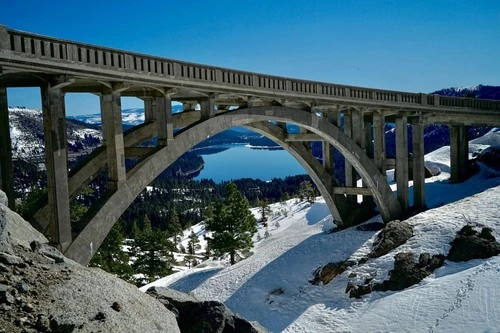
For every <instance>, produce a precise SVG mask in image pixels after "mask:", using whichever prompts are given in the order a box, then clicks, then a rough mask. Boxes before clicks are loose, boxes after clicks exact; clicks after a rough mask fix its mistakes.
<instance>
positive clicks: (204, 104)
mask: <svg viewBox="0 0 500 333" xmlns="http://www.w3.org/2000/svg"><path fill="white" fill-rule="evenodd" d="M200 107H201V119H209V118H212V117H213V116H215V96H213V95H212V96H210V97H208V98H206V99H204V100H202V101H201V102H200Z"/></svg>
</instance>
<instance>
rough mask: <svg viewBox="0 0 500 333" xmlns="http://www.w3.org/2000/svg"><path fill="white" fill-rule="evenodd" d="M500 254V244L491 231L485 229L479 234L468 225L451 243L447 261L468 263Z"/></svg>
mask: <svg viewBox="0 0 500 333" xmlns="http://www.w3.org/2000/svg"><path fill="white" fill-rule="evenodd" d="M498 254H500V243H498V242H497V241H496V239H495V237H494V236H493V235H492V234H491V229H488V228H483V229H482V230H481V232H480V233H479V234H478V233H477V231H476V230H474V229H473V227H472V226H470V225H466V226H465V227H463V228H462V229H461V230H460V231H459V232H458V233H457V236H456V238H455V239H454V240H453V242H452V243H451V248H450V251H449V252H448V256H447V259H448V260H451V261H468V260H471V259H486V258H490V257H493V256H496V255H498Z"/></svg>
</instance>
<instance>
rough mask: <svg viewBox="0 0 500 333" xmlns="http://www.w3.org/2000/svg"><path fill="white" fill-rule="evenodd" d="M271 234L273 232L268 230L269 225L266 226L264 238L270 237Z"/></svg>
mask: <svg viewBox="0 0 500 333" xmlns="http://www.w3.org/2000/svg"><path fill="white" fill-rule="evenodd" d="M269 236H271V234H270V233H269V230H267V227H266V232H265V233H264V238H268V237H269Z"/></svg>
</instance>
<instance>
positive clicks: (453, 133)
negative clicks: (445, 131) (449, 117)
mask: <svg viewBox="0 0 500 333" xmlns="http://www.w3.org/2000/svg"><path fill="white" fill-rule="evenodd" d="M468 163H469V134H468V129H467V127H466V126H464V125H451V126H450V168H451V175H450V182H452V183H459V182H462V181H464V180H465V178H466V175H467V172H468V170H467V169H468Z"/></svg>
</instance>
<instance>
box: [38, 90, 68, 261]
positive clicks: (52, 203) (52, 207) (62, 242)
mask: <svg viewBox="0 0 500 333" xmlns="http://www.w3.org/2000/svg"><path fill="white" fill-rule="evenodd" d="M42 109H43V132H44V138H45V157H46V168H47V187H48V204H49V221H51V224H50V228H49V232H50V238H51V242H52V243H55V244H57V245H58V247H59V249H60V250H61V251H65V250H66V248H67V247H68V246H69V245H70V243H71V241H72V237H71V222H70V210H69V190H68V165H67V163H68V160H67V158H68V148H67V139H66V111H65V106H64V93H63V92H62V91H61V89H59V88H53V87H51V86H50V85H47V86H44V87H42Z"/></svg>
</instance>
